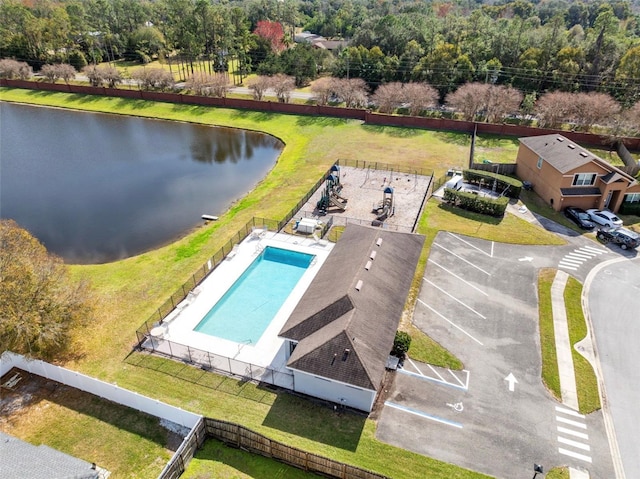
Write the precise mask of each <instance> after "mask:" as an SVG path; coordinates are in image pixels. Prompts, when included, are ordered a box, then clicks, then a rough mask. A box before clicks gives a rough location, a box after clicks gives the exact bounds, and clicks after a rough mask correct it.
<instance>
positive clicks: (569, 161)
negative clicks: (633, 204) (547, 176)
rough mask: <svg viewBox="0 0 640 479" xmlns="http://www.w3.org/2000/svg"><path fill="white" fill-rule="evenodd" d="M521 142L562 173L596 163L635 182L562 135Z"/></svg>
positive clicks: (537, 137) (526, 138)
mask: <svg viewBox="0 0 640 479" xmlns="http://www.w3.org/2000/svg"><path fill="white" fill-rule="evenodd" d="M519 140H520V143H522V144H523V145H525V146H526V147H527V148H529V149H530V150H531V151H533V152H534V153H536V154H537V155H538V156H541V157H542V158H543V159H544V161H546V162H547V163H549V164H550V165H551V166H553V167H554V168H555V169H556V170H558V171H559V172H560V173H569V172H571V171H572V170H575V169H576V168H579V167H580V166H583V165H586V164H588V163H592V162H593V163H595V164H597V165H598V166H600V168H603V169H605V170H607V171H609V172H615V173H617V174H618V175H619V176H618V179H622V180H626V181H627V182H629V183H630V184H633V182H634V179H633V177H631V176H629V175H627V174H626V173H625V172H624V171H622V170H619V169H618V168H616V167H615V166H613V165H611V164H610V163H609V162H607V161H605V160H603V159H602V158H600V157H599V156H596V155H594V154H593V153H591V152H590V151H588V150H585V149H584V148H582V147H581V146H579V145H576V144H575V143H574V142H573V141H571V140H569V139H568V138H566V137H564V136H562V135H540V136H528V137H525V138H520V139H519Z"/></svg>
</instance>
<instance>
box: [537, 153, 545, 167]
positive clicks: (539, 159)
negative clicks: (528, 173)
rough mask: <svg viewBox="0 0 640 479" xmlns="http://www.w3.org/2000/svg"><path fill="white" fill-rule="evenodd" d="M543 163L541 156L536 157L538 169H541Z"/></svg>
mask: <svg viewBox="0 0 640 479" xmlns="http://www.w3.org/2000/svg"><path fill="white" fill-rule="evenodd" d="M543 161H544V160H543V159H542V157H541V156H539V157H538V165H537V166H538V169H540V168H542V162H543Z"/></svg>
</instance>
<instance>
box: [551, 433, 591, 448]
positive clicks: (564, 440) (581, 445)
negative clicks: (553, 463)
mask: <svg viewBox="0 0 640 479" xmlns="http://www.w3.org/2000/svg"><path fill="white" fill-rule="evenodd" d="M558 442H560V443H562V444H566V445H567V446H572V447H575V448H576V449H582V450H583V451H591V448H590V447H589V445H588V444H584V443H582V442H578V441H574V440H572V439H567V438H566V437H562V436H558Z"/></svg>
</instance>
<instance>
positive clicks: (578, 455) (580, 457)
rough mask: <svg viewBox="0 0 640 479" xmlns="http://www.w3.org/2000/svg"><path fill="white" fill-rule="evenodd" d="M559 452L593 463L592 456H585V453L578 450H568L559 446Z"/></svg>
mask: <svg viewBox="0 0 640 479" xmlns="http://www.w3.org/2000/svg"><path fill="white" fill-rule="evenodd" d="M558 452H559V453H560V454H564V455H565V456H569V457H573V458H574V459H580V460H582V461H585V462H588V463H591V457H589V456H585V455H584V454H578V453H577V452H573V451H568V450H567V449H563V448H561V447H559V448H558Z"/></svg>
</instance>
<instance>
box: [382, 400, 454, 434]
mask: <svg viewBox="0 0 640 479" xmlns="http://www.w3.org/2000/svg"><path fill="white" fill-rule="evenodd" d="M384 405H385V406H389V407H392V408H395V409H399V410H400V411H404V412H408V413H409V414H415V415H416V416H420V417H424V418H426V419H430V420H432V421H436V422H439V423H441V424H446V425H447V426H453V427H457V428H458V429H462V424H460V423H459V422H455V421H449V420H448V419H444V418H441V417H437V416H432V415H431V414H427V413H425V412H422V411H418V410H417V409H413V408H411V407H406V406H402V405H400V404H396V403H393V402H390V401H385V403H384Z"/></svg>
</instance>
